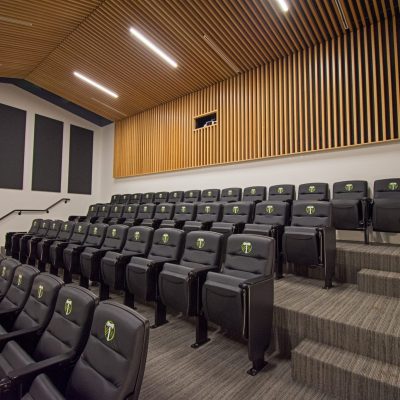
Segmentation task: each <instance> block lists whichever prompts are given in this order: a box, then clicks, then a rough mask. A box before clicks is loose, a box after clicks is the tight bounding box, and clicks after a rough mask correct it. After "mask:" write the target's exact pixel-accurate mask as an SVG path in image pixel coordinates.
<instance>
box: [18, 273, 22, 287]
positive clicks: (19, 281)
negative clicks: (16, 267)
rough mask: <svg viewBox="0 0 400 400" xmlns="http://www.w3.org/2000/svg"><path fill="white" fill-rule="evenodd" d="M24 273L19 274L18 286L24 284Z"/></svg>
mask: <svg viewBox="0 0 400 400" xmlns="http://www.w3.org/2000/svg"><path fill="white" fill-rule="evenodd" d="M22 278H23V277H22V274H18V278H17V286H21V284H22Z"/></svg>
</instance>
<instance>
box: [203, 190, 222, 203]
mask: <svg viewBox="0 0 400 400" xmlns="http://www.w3.org/2000/svg"><path fill="white" fill-rule="evenodd" d="M220 193H221V191H220V189H204V190H203V191H202V192H201V202H202V203H212V202H215V201H219V196H220Z"/></svg>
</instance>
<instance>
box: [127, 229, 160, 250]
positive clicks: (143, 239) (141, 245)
mask: <svg viewBox="0 0 400 400" xmlns="http://www.w3.org/2000/svg"><path fill="white" fill-rule="evenodd" d="M153 235H154V229H153V228H151V227H149V226H132V227H131V228H129V230H128V234H127V237H126V242H125V246H124V248H123V250H122V254H126V253H136V254H145V255H147V254H148V253H149V250H150V246H151V244H152V242H153Z"/></svg>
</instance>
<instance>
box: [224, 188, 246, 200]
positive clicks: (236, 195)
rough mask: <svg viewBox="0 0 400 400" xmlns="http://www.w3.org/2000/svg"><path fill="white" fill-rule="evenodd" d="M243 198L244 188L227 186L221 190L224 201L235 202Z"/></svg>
mask: <svg viewBox="0 0 400 400" xmlns="http://www.w3.org/2000/svg"><path fill="white" fill-rule="evenodd" d="M241 199H242V188H236V187H232V188H225V189H222V191H221V198H220V201H221V202H223V203H233V202H236V201H240V200H241Z"/></svg>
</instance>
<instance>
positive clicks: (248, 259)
mask: <svg viewBox="0 0 400 400" xmlns="http://www.w3.org/2000/svg"><path fill="white" fill-rule="evenodd" d="M274 265H275V240H274V239H273V238H271V237H268V236H259V235H247V234H238V235H231V236H229V238H228V242H227V246H226V256H225V263H224V266H223V269H222V272H223V273H224V274H226V275H231V276H236V277H238V278H245V279H250V278H253V277H257V276H269V275H272V274H273V272H274Z"/></svg>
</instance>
